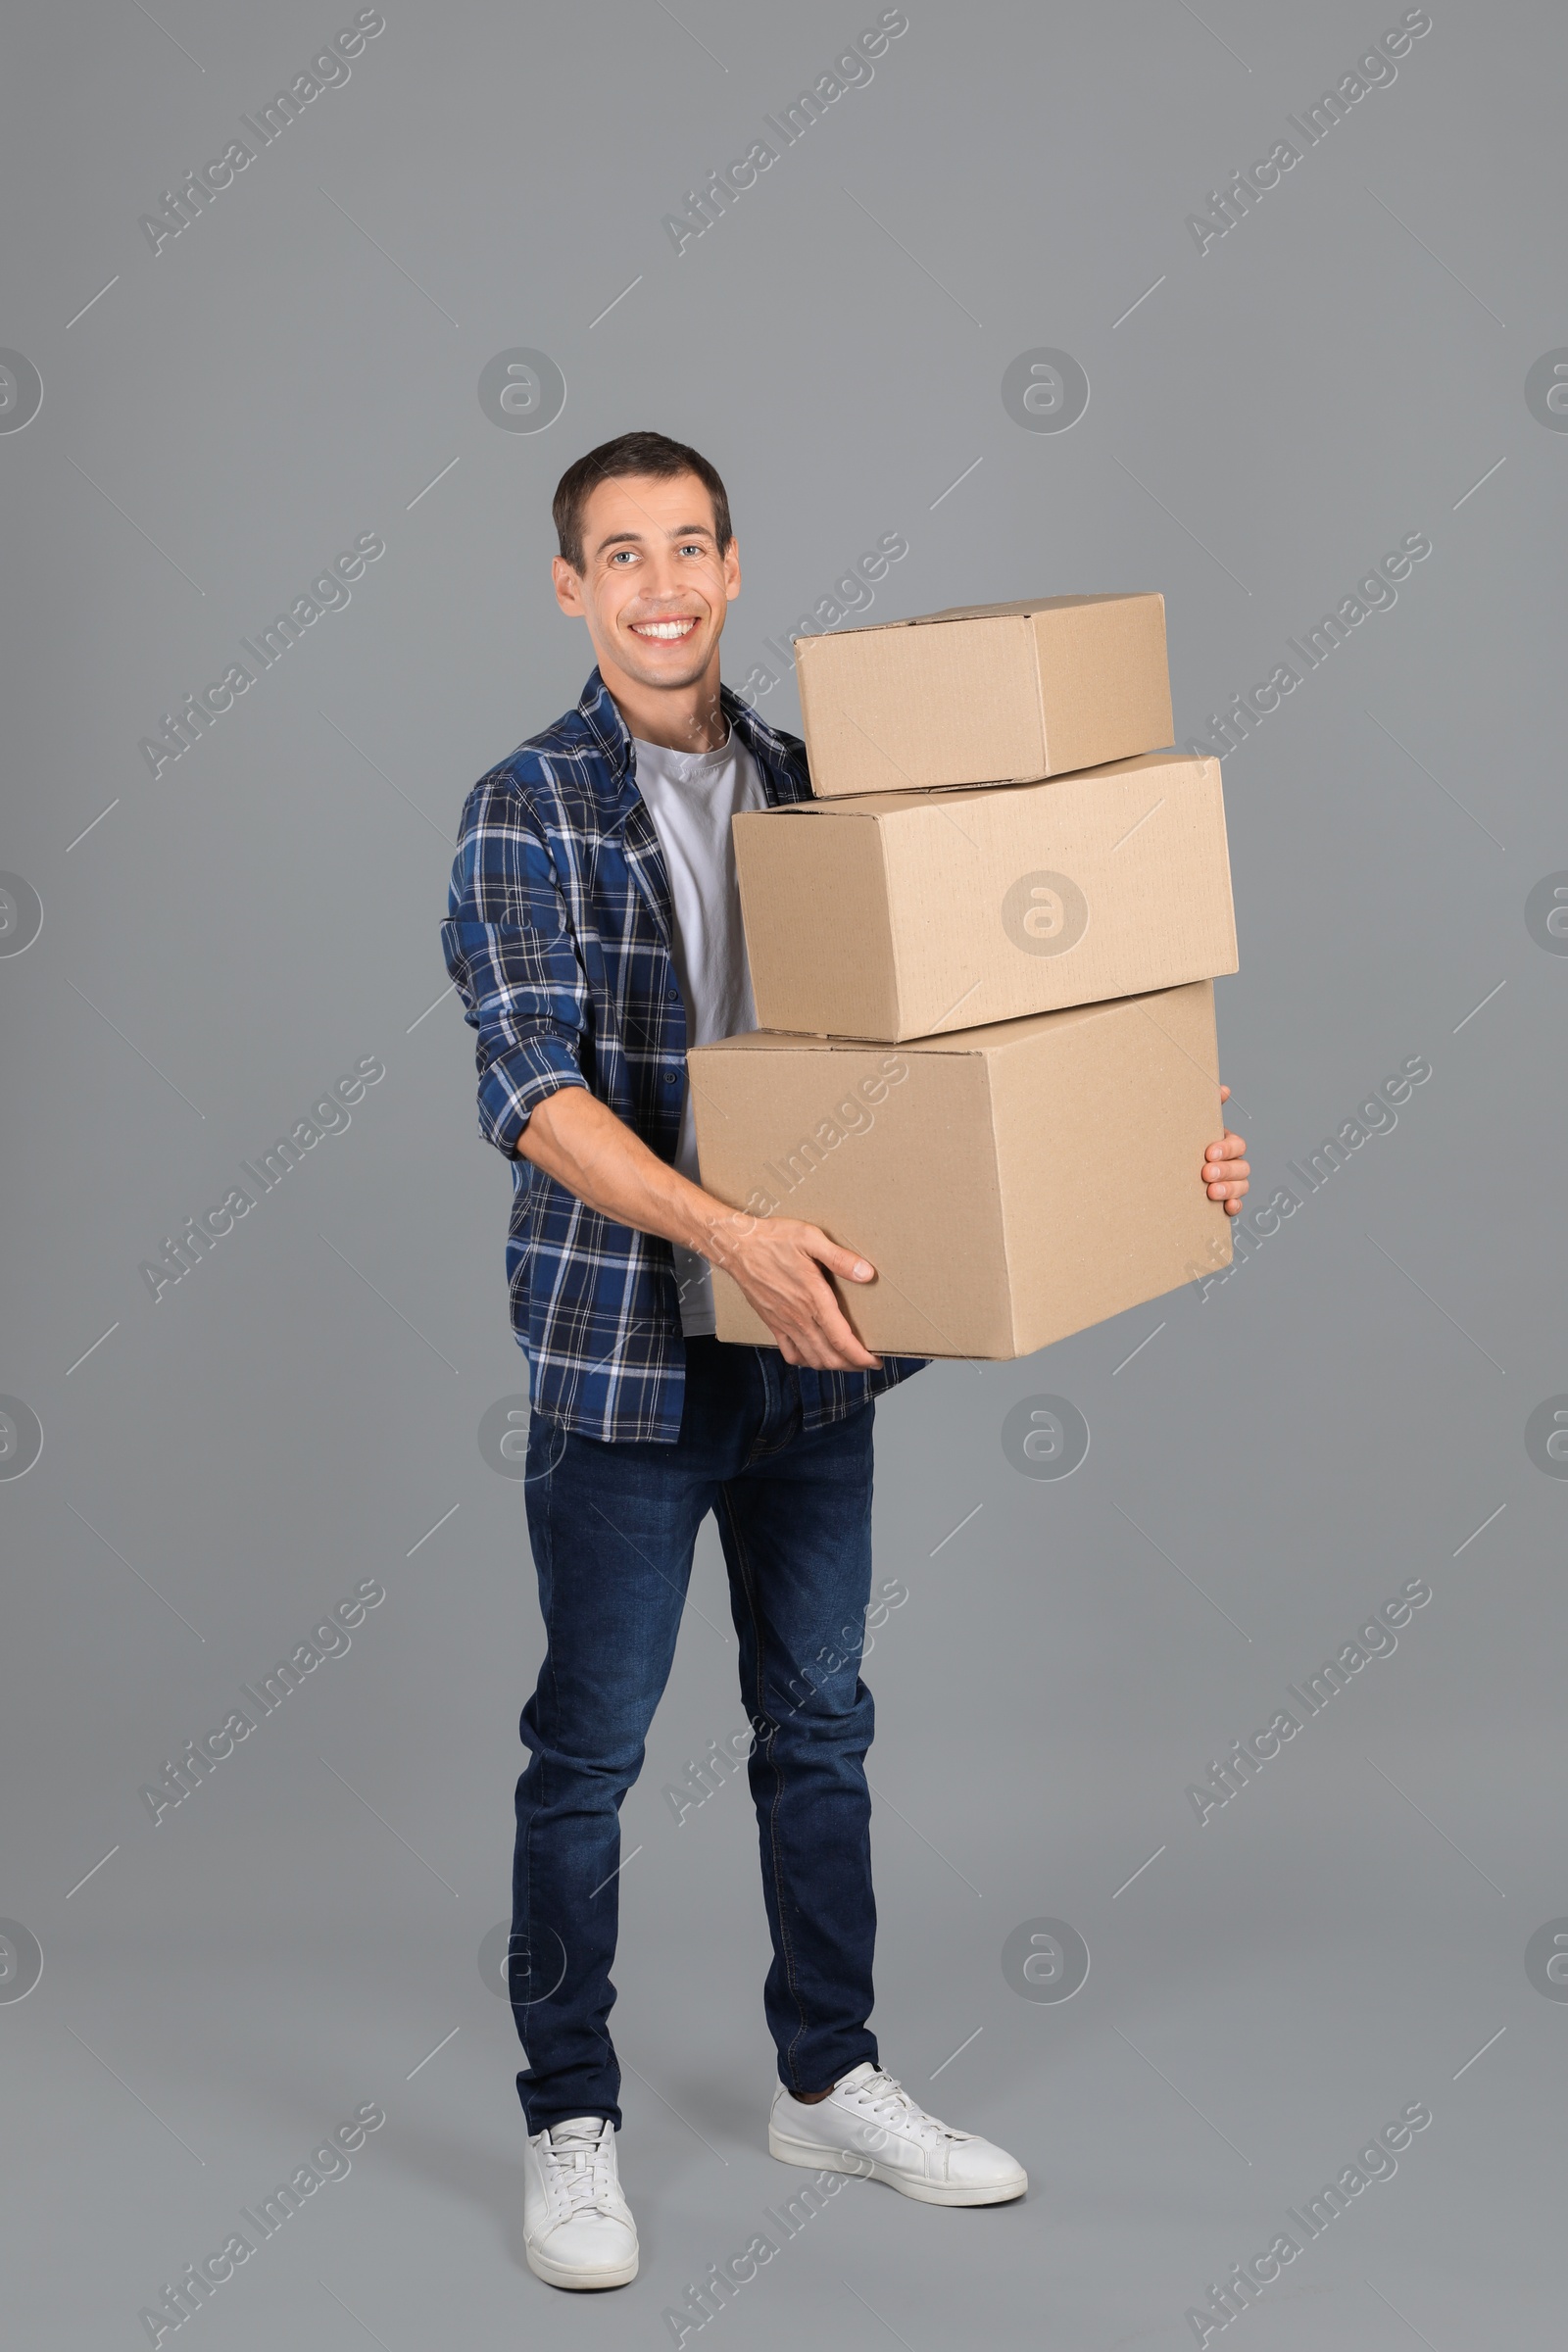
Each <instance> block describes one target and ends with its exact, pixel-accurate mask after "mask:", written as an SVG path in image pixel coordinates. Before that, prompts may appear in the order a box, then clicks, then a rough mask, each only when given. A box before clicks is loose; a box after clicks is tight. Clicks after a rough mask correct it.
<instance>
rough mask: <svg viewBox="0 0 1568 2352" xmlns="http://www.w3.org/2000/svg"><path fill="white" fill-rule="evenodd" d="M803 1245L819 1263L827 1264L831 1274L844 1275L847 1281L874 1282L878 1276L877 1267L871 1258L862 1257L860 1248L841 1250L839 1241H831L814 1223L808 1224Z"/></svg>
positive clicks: (803, 1237)
mask: <svg viewBox="0 0 1568 2352" xmlns="http://www.w3.org/2000/svg"><path fill="white" fill-rule="evenodd" d="M802 1247H803V1248H804V1249H806V1250H809V1252H810V1254H811V1256H812V1257H814V1258H815V1259H816V1261H817V1263H818V1264H819V1265H823V1266H826V1268H827V1270H828V1272H829V1273H830V1274H839V1275H842V1276H843V1278H844V1280H845V1281H846V1282H872V1281H874V1280H875V1278H876V1268H875V1266H873V1265H872V1263H871V1261H870V1259H869V1258H867V1257H862V1256H861V1255H860V1253H859V1251H858V1250H841V1249H840V1248H839V1246H838V1244H837V1242H830V1241H829V1240H828V1238H827V1235H826V1234H825V1233H821V1232H819V1231H818V1230H817V1228H816V1227H815V1226H814V1225H812V1226H809V1227H808V1228H807V1231H806V1232H805V1234H804V1235H803V1236H802Z"/></svg>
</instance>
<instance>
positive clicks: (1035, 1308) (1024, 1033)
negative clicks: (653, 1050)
mask: <svg viewBox="0 0 1568 2352" xmlns="http://www.w3.org/2000/svg"><path fill="white" fill-rule="evenodd" d="M688 1062H689V1065H690V1069H691V1073H692V1083H693V1090H694V1097H695V1101H696V1107H697V1139H698V1152H699V1155H700V1158H701V1162H702V1170H703V1182H704V1184H705V1185H706V1186H707V1188H708V1190H709V1191H710V1192H712V1193H716V1194H717V1195H718V1196H719V1198H720V1199H721V1200H725V1201H733V1202H734V1203H735V1204H736V1206H737V1208H740V1209H742V1210H745V1209H747V1208H748V1207H750V1208H751V1211H752V1213H753V1214H761V1213H778V1214H781V1215H786V1216H795V1217H802V1218H804V1219H806V1220H807V1221H808V1222H809V1223H811V1224H813V1225H818V1226H820V1227H821V1228H822V1230H823V1231H824V1232H825V1233H827V1234H828V1235H829V1236H830V1237H831V1238H832V1239H833V1240H834V1241H836V1242H839V1243H841V1244H842V1245H843V1246H844V1247H846V1248H849V1249H856V1250H863V1251H864V1253H865V1254H866V1256H867V1257H868V1258H869V1259H870V1260H871V1262H872V1264H873V1265H874V1266H875V1267H876V1268H877V1280H876V1281H875V1282H874V1283H872V1284H868V1285H866V1286H865V1287H863V1288H862V1287H860V1286H859V1285H857V1284H852V1283H838V1284H836V1285H835V1288H836V1290H837V1292H838V1295H839V1298H840V1300H841V1302H842V1304H843V1306H844V1309H845V1312H846V1314H847V1315H848V1317H849V1319H850V1321H851V1323H852V1325H853V1326H854V1328H855V1329H856V1330H857V1331H858V1333H859V1334H860V1337H861V1339H862V1340H863V1341H864V1343H865V1345H866V1346H867V1347H868V1348H871V1349H873V1350H874V1351H877V1352H882V1353H890V1354H911V1355H954V1356H976V1357H990V1358H1005V1357H1012V1356H1017V1355H1025V1354H1030V1353H1032V1352H1033V1351H1034V1350H1035V1349H1036V1348H1043V1347H1047V1346H1049V1345H1050V1344H1051V1342H1053V1341H1054V1340H1058V1339H1064V1338H1065V1337H1066V1336H1067V1335H1068V1334H1069V1333H1070V1332H1074V1331H1080V1330H1083V1329H1084V1328H1085V1327H1086V1326H1087V1325H1089V1324H1091V1323H1097V1322H1100V1321H1102V1320H1103V1318H1104V1317H1105V1316H1107V1315H1113V1314H1118V1313H1120V1312H1121V1311H1122V1309H1123V1308H1125V1307H1128V1306H1133V1305H1136V1304H1138V1303H1139V1302H1140V1301H1141V1300H1145V1299H1154V1298H1158V1297H1159V1296H1161V1294H1162V1293H1164V1292H1166V1291H1169V1290H1173V1289H1175V1288H1176V1287H1177V1286H1178V1285H1179V1284H1180V1283H1183V1282H1185V1281H1188V1280H1191V1279H1192V1278H1193V1277H1194V1276H1195V1275H1197V1274H1207V1273H1210V1272H1213V1271H1215V1270H1217V1269H1219V1268H1220V1267H1223V1266H1225V1265H1226V1264H1228V1263H1229V1261H1230V1239H1229V1231H1228V1227H1227V1222H1226V1218H1225V1213H1224V1210H1223V1208H1222V1207H1221V1206H1219V1205H1218V1204H1217V1203H1216V1202H1213V1201H1209V1200H1208V1198H1207V1196H1206V1194H1205V1193H1204V1191H1203V1187H1202V1184H1201V1179H1200V1175H1199V1170H1200V1167H1201V1162H1202V1154H1203V1147H1204V1145H1205V1144H1207V1143H1210V1142H1211V1141H1212V1140H1213V1139H1214V1138H1215V1137H1216V1136H1217V1135H1218V1134H1219V1133H1220V1132H1221V1129H1222V1126H1223V1119H1222V1115H1221V1111H1220V1103H1219V1078H1218V1070H1217V1063H1216V1049H1215V1040H1214V1011H1213V988H1212V984H1211V983H1209V982H1207V981H1202V982H1199V983H1196V984H1194V985H1192V986H1190V987H1187V988H1183V989H1177V990H1166V991H1162V992H1159V993H1156V994H1153V995H1151V996H1147V997H1135V998H1124V999H1120V1000H1118V1001H1117V1002H1115V1003H1112V1004H1106V1005H1081V1006H1075V1007H1073V1008H1071V1009H1069V1010H1066V1011H1060V1012H1050V1013H1041V1014H1036V1015H1034V1016H1032V1017H1031V1018H1029V1019H1027V1020H1020V1021H1008V1022H1003V1023H999V1024H996V1025H992V1026H988V1027H986V1028H983V1029H972V1030H964V1031H959V1032H956V1033H955V1034H954V1035H952V1036H949V1037H944V1038H937V1039H930V1040H927V1041H924V1042H920V1043H915V1044H911V1045H907V1046H903V1047H900V1048H898V1049H896V1050H892V1049H883V1048H874V1047H864V1046H855V1045H840V1044H833V1043H822V1042H818V1041H809V1040H806V1039H803V1038H789V1037H781V1036H778V1035H770V1034H767V1033H765V1032H758V1033H756V1034H754V1035H753V1036H750V1037H745V1038H730V1039H726V1040H725V1041H724V1042H723V1043H721V1044H719V1045H714V1046H702V1047H699V1048H697V1049H696V1050H695V1051H694V1052H693V1053H692V1054H690V1055H689V1056H688ZM901 1072H902V1075H900V1073H901ZM768 1203H772V1204H774V1205H773V1208H772V1209H769V1208H768V1207H767V1204H768ZM713 1297H714V1302H715V1306H716V1310H717V1326H718V1336H719V1338H720V1339H721V1340H730V1341H743V1342H751V1343H753V1344H758V1345H764V1346H765V1345H767V1344H769V1339H770V1335H769V1333H768V1331H767V1329H766V1326H765V1325H764V1324H763V1323H761V1322H760V1319H759V1318H758V1317H757V1316H755V1315H754V1314H753V1312H752V1310H751V1308H750V1307H749V1306H748V1305H747V1303H746V1300H745V1299H744V1298H743V1297H742V1295H741V1293H740V1292H739V1290H738V1289H737V1288H736V1286H735V1284H734V1283H733V1282H731V1281H730V1280H729V1279H728V1277H727V1276H725V1275H724V1274H722V1273H721V1272H718V1271H715V1273H714V1277H713Z"/></svg>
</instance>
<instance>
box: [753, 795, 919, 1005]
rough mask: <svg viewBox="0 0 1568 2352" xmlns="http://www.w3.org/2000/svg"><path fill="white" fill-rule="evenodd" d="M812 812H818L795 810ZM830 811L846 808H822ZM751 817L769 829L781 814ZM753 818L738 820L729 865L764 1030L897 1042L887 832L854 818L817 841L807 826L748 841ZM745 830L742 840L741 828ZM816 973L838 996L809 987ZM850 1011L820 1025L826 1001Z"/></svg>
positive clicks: (816, 986) (776, 829) (768, 812)
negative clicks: (761, 992) (760, 978)
mask: <svg viewBox="0 0 1568 2352" xmlns="http://www.w3.org/2000/svg"><path fill="white" fill-rule="evenodd" d="M798 806H800V807H801V808H802V809H806V810H809V809H812V808H813V807H814V806H816V804H814V803H812V802H809V801H808V802H804V803H801V804H798ZM828 806H832V807H834V808H838V807H843V806H847V804H844V803H832V804H823V807H824V809H825V808H826V807H828ZM752 813H753V814H755V815H757V816H759V817H760V818H762V819H763V820H764V821H768V822H770V821H771V819H772V818H773V817H775V816H787V815H788V813H789V811H788V810H787V809H758V810H755V811H753V812H752ZM750 821H751V820H750V816H749V815H748V816H740V817H735V818H733V819H732V820H731V829H732V831H733V833H734V837H735V865H736V874H737V878H738V880H739V882H740V892H741V919H742V922H743V923H744V925H745V929H746V956H747V961H748V963H749V964H750V966H751V972H752V993H753V997H754V999H757V985H758V982H757V975H758V973H759V971H762V972H765V973H766V974H767V980H766V982H765V988H766V993H767V999H768V1009H767V1011H766V1012H764V1011H763V1010H762V1008H761V1002H760V999H757V1005H758V1011H757V1017H758V1020H759V1021H760V1023H761V1025H762V1027H763V1028H764V1029H791V1030H800V1029H808V1030H809V1029H820V1030H823V1031H827V1030H830V1029H836V1030H838V1031H840V1032H841V1033H842V1034H843V1035H844V1036H846V1037H869V1038H878V1037H888V1038H892V1037H898V1036H899V1035H901V1034H902V1030H901V1025H900V1013H899V1001H898V983H897V977H896V957H895V951H894V944H893V930H892V914H893V899H892V894H891V893H890V891H889V889H888V879H887V874H886V872H885V870H884V860H883V838H884V836H883V829H882V827H881V826H879V825H878V824H877V823H876V822H875V821H874V817H873V816H872V815H869V814H867V815H858V816H852V817H848V818H846V819H845V821H844V822H843V823H840V824H835V825H834V826H833V827H832V832H831V838H827V837H822V838H819V837H818V833H817V829H816V827H815V826H814V825H813V824H810V823H806V824H801V825H796V826H790V825H788V824H783V825H778V826H775V827H773V829H772V830H771V831H770V832H769V833H768V834H767V835H766V837H765V839H761V838H757V837H754V835H753V833H752V831H751V830H750ZM743 826H746V827H747V828H748V830H747V831H746V832H745V834H744V835H743V833H742V827H743ZM819 968H820V969H822V970H823V971H824V972H825V973H833V974H837V975H838V983H837V990H836V991H835V990H834V989H832V987H831V986H830V987H829V988H828V989H827V990H824V989H823V987H822V986H821V985H820V983H813V981H812V977H811V976H812V974H813V973H815V972H817V971H818V969H819ZM832 993H837V994H842V996H843V997H844V1000H845V1002H846V1003H851V1002H853V1005H854V1011H855V1018H854V1019H845V1020H838V1021H828V1020H818V1019H817V1017H816V1012H815V1010H814V1009H812V1010H810V1011H808V1010H807V1009H806V1006H807V1001H808V999H809V1002H810V1005H812V1006H813V1007H815V1006H817V1005H821V1004H822V1003H824V1002H826V998H827V995H828V994H832Z"/></svg>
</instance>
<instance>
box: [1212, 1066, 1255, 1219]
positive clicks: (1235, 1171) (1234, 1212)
mask: <svg viewBox="0 0 1568 2352" xmlns="http://www.w3.org/2000/svg"><path fill="white" fill-rule="evenodd" d="M1219 1099H1220V1101H1221V1102H1222V1103H1228V1102H1229V1101H1230V1099H1231V1090H1230V1088H1229V1087H1228V1086H1222V1087H1221V1088H1220V1090H1219ZM1246 1153H1247V1145H1246V1143H1245V1142H1244V1141H1243V1139H1242V1138H1241V1136H1239V1135H1233V1134H1232V1133H1231V1131H1230V1129H1229V1128H1228V1127H1227V1128H1226V1130H1225V1133H1224V1134H1223V1135H1222V1136H1221V1137H1220V1140H1219V1142H1218V1143H1217V1144H1210V1145H1208V1146H1207V1148H1206V1149H1205V1151H1204V1152H1203V1169H1202V1175H1203V1190H1204V1191H1205V1192H1206V1193H1207V1195H1208V1197H1209V1199H1210V1200H1211V1201H1224V1203H1225V1214H1226V1215H1227V1216H1228V1217H1234V1216H1238V1215H1240V1213H1241V1206H1242V1202H1243V1201H1244V1200H1245V1199H1246V1198H1247V1190H1248V1186H1247V1180H1248V1178H1249V1176H1250V1174H1251V1170H1250V1167H1249V1166H1248V1164H1247V1157H1246Z"/></svg>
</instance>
